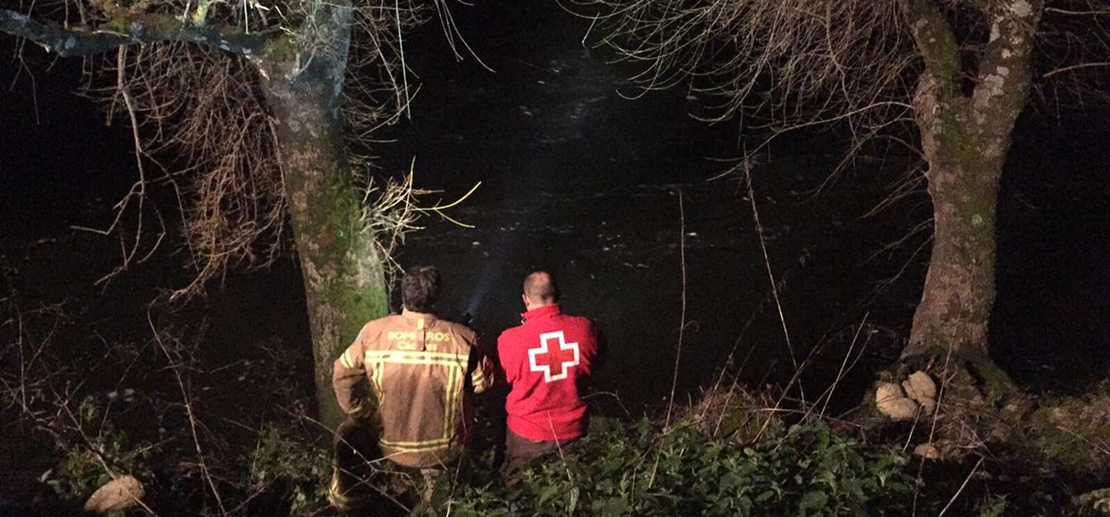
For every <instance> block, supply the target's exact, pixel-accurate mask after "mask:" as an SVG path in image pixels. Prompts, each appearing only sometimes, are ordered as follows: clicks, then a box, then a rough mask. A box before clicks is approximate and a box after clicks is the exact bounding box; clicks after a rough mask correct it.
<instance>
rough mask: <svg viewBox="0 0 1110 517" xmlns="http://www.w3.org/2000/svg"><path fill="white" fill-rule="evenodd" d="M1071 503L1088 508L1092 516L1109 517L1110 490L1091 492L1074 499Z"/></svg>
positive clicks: (1102, 489)
mask: <svg viewBox="0 0 1110 517" xmlns="http://www.w3.org/2000/svg"><path fill="white" fill-rule="evenodd" d="M1072 502H1074V503H1075V504H1077V505H1079V506H1082V507H1086V508H1090V509H1091V510H1093V511H1094V515H1110V488H1100V489H1098V490H1092V491H1090V492H1087V493H1085V494H1083V495H1080V496H1078V497H1075V498H1074V499H1073V500H1072Z"/></svg>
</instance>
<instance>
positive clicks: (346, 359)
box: [339, 348, 355, 370]
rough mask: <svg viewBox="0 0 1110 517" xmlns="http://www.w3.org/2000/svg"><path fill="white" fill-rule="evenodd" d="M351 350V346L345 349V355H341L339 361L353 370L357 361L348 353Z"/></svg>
mask: <svg viewBox="0 0 1110 517" xmlns="http://www.w3.org/2000/svg"><path fill="white" fill-rule="evenodd" d="M350 351H351V349H350V348H348V349H347V350H346V351H344V352H343V355H341V356H339V362H340V363H342V364H343V366H346V367H347V368H350V369H352V370H353V369H354V368H355V362H354V361H353V360H352V359H351V356H350V355H348V354H349V352H350Z"/></svg>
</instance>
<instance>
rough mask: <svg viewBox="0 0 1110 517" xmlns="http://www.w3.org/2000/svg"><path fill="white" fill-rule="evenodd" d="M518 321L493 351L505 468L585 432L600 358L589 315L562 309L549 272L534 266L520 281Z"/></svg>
mask: <svg viewBox="0 0 1110 517" xmlns="http://www.w3.org/2000/svg"><path fill="white" fill-rule="evenodd" d="M523 300H524V306H525V308H526V309H527V312H525V313H524V314H522V315H521V318H522V319H521V325H520V326H518V327H513V328H510V329H508V330H506V331H505V332H503V333H501V336H500V337H499V338H497V351H498V355H499V356H500V359H501V367H502V369H503V370H504V372H505V380H506V382H508V383H509V384H510V385H511V389H510V391H509V395H508V397H507V399H506V400H505V412H506V413H507V414H508V419H507V425H508V430H507V433H506V438H505V449H506V451H505V453H506V454H505V468H504V470H505V472H506V474H511V473H512V472H514V471H516V470H517V469H518V468H520V467H522V466H523V465H525V464H526V463H527V462H528V460H530V459H532V458H534V457H536V456H538V455H540V454H542V453H544V452H548V451H553V450H557V449H559V448H561V447H565V446H567V445H569V444H571V443H573V442H575V441H576V440H578V439H579V438H581V437H582V436H584V435H585V434H586V430H587V428H588V427H589V415H588V409H589V408H588V407H587V404H586V401H585V400H583V399H582V396H583V395H585V393H586V389H587V386H588V384H589V380H590V377H591V375H592V374H593V373H594V371H595V370H596V369H598V368H600V367H601V365H602V363H603V362H604V359H605V353H606V347H607V345H606V341H605V335H604V334H602V332H601V330H600V329H599V328H598V327H597V325H595V324H594V323H593V322H592V321H590V320H589V319H586V318H583V317H580V316H568V315H566V314H563V312H562V310H561V309H560V306H559V289H558V288H557V287H556V286H555V281H554V280H552V278H551V275H550V274H548V273H547V272H545V271H536V272H535V273H532V274H530V275H528V278H526V279H525V280H524V295H523Z"/></svg>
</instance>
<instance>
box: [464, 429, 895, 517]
mask: <svg viewBox="0 0 1110 517" xmlns="http://www.w3.org/2000/svg"><path fill="white" fill-rule="evenodd" d="M595 424H600V425H595V426H594V429H593V431H592V432H591V434H590V436H589V437H587V438H585V439H584V440H583V441H582V442H581V443H580V445H579V446H578V447H576V448H575V449H574V450H573V452H568V453H567V454H565V455H563V457H561V458H560V457H552V456H547V457H544V458H542V459H538V460H537V461H535V462H533V463H532V465H531V466H530V467H529V468H527V469H525V470H523V471H522V472H521V473H520V474H519V479H518V481H517V482H516V483H515V484H513V485H512V487H511V488H505V487H504V486H503V484H502V482H501V480H500V479H499V478H498V477H497V476H496V475H495V474H494V473H493V472H490V471H486V472H483V471H480V470H477V471H474V470H472V471H471V473H470V474H469V477H468V478H467V479H466V480H465V481H464V483H463V484H462V486H460V487H459V489H458V490H457V492H456V493H455V495H454V497H453V498H452V500H451V501H450V504H451V509H450V512H451V514H452V515H459V516H467V515H474V516H479V515H480V516H483V517H491V516H499V515H504V516H508V515H536V516H547V515H551V516H556V515H558V516H567V515H582V516H607V515H630V514H631V515H639V516H652V515H659V516H673V515H705V516H725V515H727V516H734V515H740V516H743V515H761V516H776V515H783V516H785V515H790V516H795V515H799V516H836V515H883V514H888V513H889V514H902V513H904V512H905V511H906V507H905V504H908V499H909V497H910V494H912V487H913V482H912V479H913V478H912V476H910V475H908V474H907V473H906V472H905V470H904V467H903V466H904V465H905V464H906V458H904V457H903V456H901V455H900V454H899V453H897V452H895V451H893V450H890V449H877V450H868V449H867V448H865V447H864V446H863V445H861V444H860V443H858V442H856V441H854V440H851V439H846V438H842V437H839V436H837V435H835V434H834V433H833V432H832V431H830V430H829V429H828V427H826V426H825V425H824V424H823V423H821V422H819V421H807V422H803V423H801V424H798V425H794V426H791V427H789V428H787V429H783V428H782V427H781V426H779V427H777V428H775V429H772V430H771V432H770V433H769V434H768V435H767V438H766V439H765V440H763V441H761V442H760V443H758V444H755V445H752V446H750V447H743V448H741V447H735V446H733V445H730V444H728V443H726V442H724V441H720V440H712V439H707V438H705V436H704V435H702V434H700V433H698V432H697V431H696V430H695V429H693V428H692V427H691V426H689V425H680V426H677V427H675V428H673V429H670V430H667V431H666V432H658V431H657V430H656V429H654V428H653V427H652V425H651V423H650V422H648V421H646V420H645V421H641V422H639V423H637V424H635V425H633V426H631V427H625V426H623V425H621V424H618V423H614V422H612V421H605V420H601V421H598V422H595Z"/></svg>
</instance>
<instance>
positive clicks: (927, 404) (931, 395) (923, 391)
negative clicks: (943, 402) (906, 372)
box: [902, 371, 937, 413]
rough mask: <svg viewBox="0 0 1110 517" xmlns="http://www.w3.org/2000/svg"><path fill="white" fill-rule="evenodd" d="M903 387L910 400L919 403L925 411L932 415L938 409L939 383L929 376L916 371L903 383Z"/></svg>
mask: <svg viewBox="0 0 1110 517" xmlns="http://www.w3.org/2000/svg"><path fill="white" fill-rule="evenodd" d="M902 387H903V388H905V390H906V395H907V396H909V398H910V399H912V400H915V401H917V402H918V403H919V404H921V407H923V408H925V411H927V412H929V413H932V412H933V409H936V407H937V383H935V382H933V378H932V377H930V376H929V374H927V373H925V372H922V371H916V372H914V373H913V375H910V378H909V379H906V380H904V381H902Z"/></svg>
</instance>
